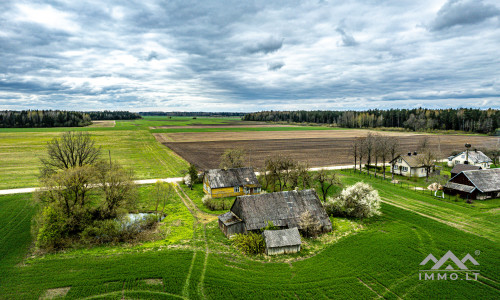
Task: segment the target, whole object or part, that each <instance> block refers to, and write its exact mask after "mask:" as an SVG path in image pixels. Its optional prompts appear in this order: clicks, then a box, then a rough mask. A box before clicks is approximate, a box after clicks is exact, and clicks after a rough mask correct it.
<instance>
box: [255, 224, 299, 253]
mask: <svg viewBox="0 0 500 300" xmlns="http://www.w3.org/2000/svg"><path fill="white" fill-rule="evenodd" d="M262 236H263V237H264V240H265V242H266V254H267V255H276V254H283V253H296V252H299V251H300V245H301V244H302V241H301V240H300V233H299V229H298V228H297V227H294V228H289V229H282V230H265V231H264V232H263V233H262Z"/></svg>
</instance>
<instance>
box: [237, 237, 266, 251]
mask: <svg viewBox="0 0 500 300" xmlns="http://www.w3.org/2000/svg"><path fill="white" fill-rule="evenodd" d="M232 242H233V245H234V246H235V247H236V248H238V250H240V251H241V252H243V253H245V254H261V253H264V250H265V248H266V243H265V242H264V238H263V237H262V235H260V234H258V233H254V232H249V233H248V234H237V235H235V236H234V237H233V238H232Z"/></svg>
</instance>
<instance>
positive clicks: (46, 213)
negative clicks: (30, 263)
mask: <svg viewBox="0 0 500 300" xmlns="http://www.w3.org/2000/svg"><path fill="white" fill-rule="evenodd" d="M37 227H38V231H37V232H38V233H37V240H36V246H37V247H38V248H44V249H47V250H49V251H50V250H56V249H59V248H61V247H63V246H64V238H65V237H66V232H67V224H66V219H65V218H64V217H63V214H62V212H59V211H57V210H56V209H54V208H53V207H52V206H46V207H44V208H43V210H42V214H41V217H40V218H39V224H37ZM35 231H36V230H35Z"/></svg>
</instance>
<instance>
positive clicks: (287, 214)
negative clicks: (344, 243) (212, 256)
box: [231, 189, 332, 230]
mask: <svg viewBox="0 0 500 300" xmlns="http://www.w3.org/2000/svg"><path fill="white" fill-rule="evenodd" d="M231 211H232V212H233V213H234V214H235V215H237V216H238V217H239V218H240V219H241V220H243V222H245V227H246V229H247V230H257V229H261V228H263V227H265V226H266V225H267V224H268V222H269V221H272V222H273V224H274V226H278V227H288V228H292V227H300V226H299V222H300V216H301V215H302V213H304V212H305V211H309V212H310V213H311V215H312V216H313V217H314V218H315V219H316V220H317V221H319V223H320V224H321V226H323V228H326V229H329V230H331V227H332V223H331V222H330V219H329V218H328V215H327V214H326V211H325V209H324V208H323V205H321V202H320V201H319V198H318V195H317V194H316V192H315V191H314V190H312V189H310V190H302V191H286V192H277V193H268V194H260V195H251V196H239V197H236V200H235V201H234V203H233V206H232V207H231Z"/></svg>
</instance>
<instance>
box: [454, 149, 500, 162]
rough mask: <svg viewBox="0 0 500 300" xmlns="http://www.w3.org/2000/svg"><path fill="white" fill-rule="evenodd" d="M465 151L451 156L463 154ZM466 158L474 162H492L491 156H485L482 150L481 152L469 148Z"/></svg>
mask: <svg viewBox="0 0 500 300" xmlns="http://www.w3.org/2000/svg"><path fill="white" fill-rule="evenodd" d="M465 152H466V151H464V152H462V153H459V154H457V155H455V156H453V158H455V157H457V156H460V155H462V154H464V155H465ZM468 160H470V161H472V162H474V163H475V164H479V163H484V162H486V163H489V162H492V160H491V158H489V157H488V156H486V154H484V153H483V152H481V151H479V150H469V154H468Z"/></svg>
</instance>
